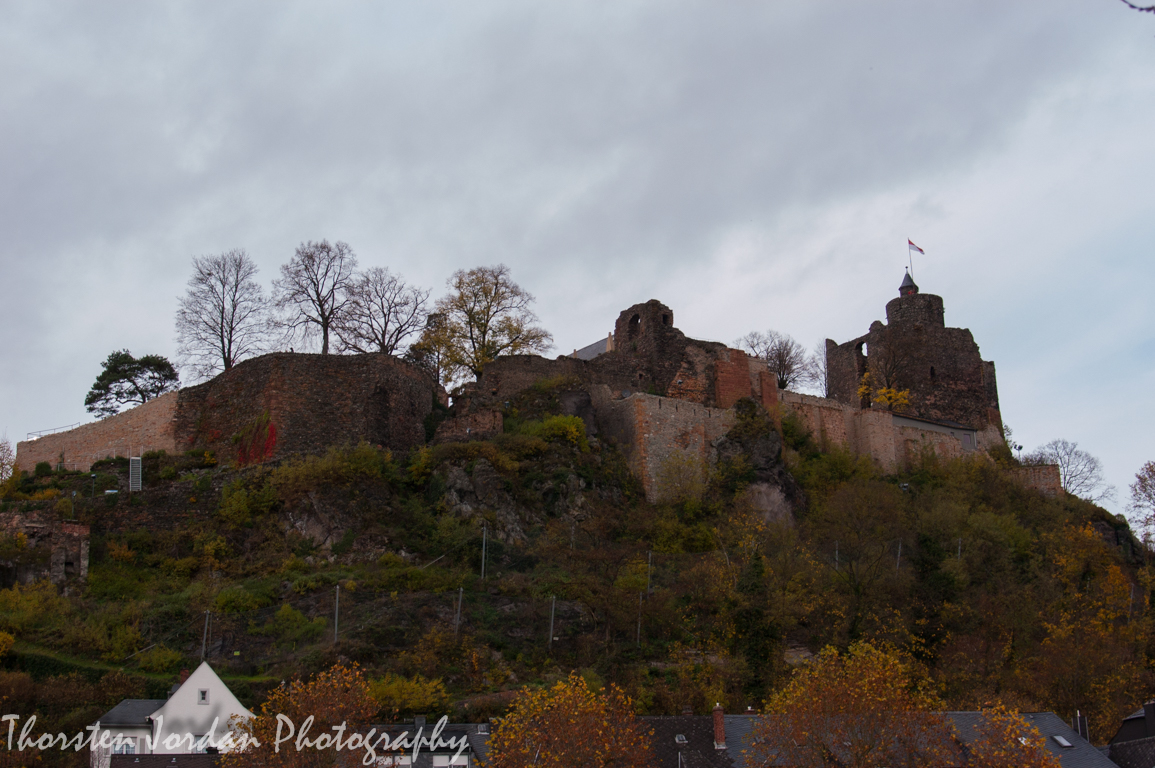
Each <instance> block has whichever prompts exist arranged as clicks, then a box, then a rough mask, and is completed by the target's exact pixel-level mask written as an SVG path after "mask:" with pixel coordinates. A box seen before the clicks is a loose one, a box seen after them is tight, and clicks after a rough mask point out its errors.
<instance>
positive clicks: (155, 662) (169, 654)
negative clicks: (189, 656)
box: [137, 645, 184, 673]
mask: <svg viewBox="0 0 1155 768" xmlns="http://www.w3.org/2000/svg"><path fill="white" fill-rule="evenodd" d="M137 659H138V662H137V663H139V664H140V668H141V669H143V670H144V671H145V672H156V673H161V672H171V671H173V670H174V669H176V668H177V667H179V666H180V664H181V662H182V661H184V656H183V655H182V654H180V653H178V652H177V651H174V650H171V649H169V648H166V647H165V646H163V645H157V646H154V647H152V648H149V649H148V650H147V651H145V652H143V653H141V654H140V655H139V656H137Z"/></svg>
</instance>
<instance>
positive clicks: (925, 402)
mask: <svg viewBox="0 0 1155 768" xmlns="http://www.w3.org/2000/svg"><path fill="white" fill-rule="evenodd" d="M898 293H899V295H898V297H897V298H894V299H891V300H890V301H889V302H887V305H886V323H885V324H884V323H881V322H879V321H877V320H876V321H875V322H874V323H872V324H871V326H870V331H869V332H868V333H867V334H866V335H865V336H860V337H858V338H857V339H853V340H852V341H848V342H846V343H844V344H837V343H835V342H834V341H832V340H831V339H827V340H826V357H827V366H828V369H829V376H830V396H831V397H833V398H834V399H836V400H838V401H840V402H843V403H846V404H848V405H854V406H857V407H860V408H869V407H870V406H871V403H870V402H869V400H868V399H866V398H860V397H859V387H860V385H861V382H862V379H863V376H864V375H865V374H867V373H869V374H870V375H871V381H872V383H873V384H874V386H876V387H878V386H887V387H893V388H895V389H899V390H908V391H909V392H910V408H909V409H908V410H907V411H906V412H905V414H906V415H909V416H913V417H915V418H919V419H927V420H930V421H937V422H945V423H952V424H959V425H963V426H966V427H969V428H971V429H974V430H982V429H984V428H988V427H995V428H997V429H998V430H1000V431H1001V429H1002V420H1001V417H1000V415H999V395H998V387H997V385H996V383H995V365H994V363H992V362H989V361H984V360H983V359H982V357H981V356H980V354H979V347H978V345H977V344H976V343H975V340H974V337H973V336H971V332H970V331H969V330H967V329H966V328H948V327H946V322H945V320H944V315H943V301H942V297H941V296H935V295H933V294H929V293H919V290H918V286H917V285H916V284H915V282H914V280H913V279H911V276H910V275H909V274H907V275H906V276H905V277H904V278H903V281H902V284H901V285H900V286H899V289H898Z"/></svg>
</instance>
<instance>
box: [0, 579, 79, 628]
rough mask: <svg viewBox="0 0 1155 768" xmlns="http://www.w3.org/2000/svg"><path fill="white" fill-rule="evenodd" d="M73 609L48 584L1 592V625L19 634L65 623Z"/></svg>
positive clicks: (34, 583)
mask: <svg viewBox="0 0 1155 768" xmlns="http://www.w3.org/2000/svg"><path fill="white" fill-rule="evenodd" d="M71 610H72V604H71V603H69V602H68V599H67V598H65V597H61V596H60V595H59V594H58V593H57V592H56V586H55V585H53V584H52V583H51V582H49V581H37V582H33V583H32V584H27V585H22V584H17V585H15V586H14V587H12V588H11V589H4V590H0V626H2V627H3V628H4V629H6V630H11V631H13V632H14V633H15V634H17V635H23V634H25V633H27V632H28V631H30V630H32V629H36V628H39V627H41V626H44V625H48V624H53V623H56V622H59V621H62V620H63V619H64V618H65V617H67V616H68V614H69V613H71Z"/></svg>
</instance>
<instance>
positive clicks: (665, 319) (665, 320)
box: [662, 315, 670, 325]
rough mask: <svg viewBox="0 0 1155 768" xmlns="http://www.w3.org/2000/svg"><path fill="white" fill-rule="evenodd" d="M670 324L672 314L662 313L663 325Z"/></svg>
mask: <svg viewBox="0 0 1155 768" xmlns="http://www.w3.org/2000/svg"><path fill="white" fill-rule="evenodd" d="M669 324H670V316H669V315H662V325H669Z"/></svg>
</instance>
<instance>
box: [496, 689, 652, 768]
mask: <svg viewBox="0 0 1155 768" xmlns="http://www.w3.org/2000/svg"><path fill="white" fill-rule="evenodd" d="M652 764H653V751H652V747H651V745H650V733H649V731H648V730H647V729H646V728H644V726H643V725H642V723H641V721H639V720H638V718H637V717H636V716H635V714H634V704H633V702H632V701H631V700H630V698H629V697H628V696H626V695H625V693H623V692H622V690H621V689H620V688H618V687H617V686H615V685H610V686H609V687H608V688H607V689H606V690H605V691H604V692H599V691H595V690H592V689H591V688H590V687H589V685H588V684H587V683H586V681H585V679H584V678H582V677H581V676H580V675H578V674H576V673H572V674H570V676H569V678H568V679H566V680H561V681H559V682H557V683H555V684H554V685H553V686H552V687H550V688H542V689H540V690H529V689H526V690H524V691H522V693H521V694H520V695H519V696H518V697H517V699H515V700H514V702H513V705H512V706H511V707H510V710H509V713H508V714H507V715H506V716H505V717H503V718H502V719H501V722H500V723H499V724H498V725H497V727H496V728H494V731H493V736H492V737H491V738H490V740H489V760H488V761H487V765H488V766H489V768H529V766H534V768H574V766H582V767H583V768H643V767H644V766H649V765H652Z"/></svg>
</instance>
